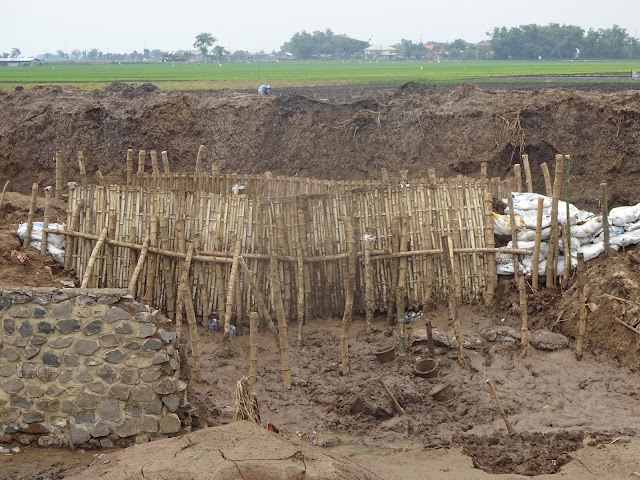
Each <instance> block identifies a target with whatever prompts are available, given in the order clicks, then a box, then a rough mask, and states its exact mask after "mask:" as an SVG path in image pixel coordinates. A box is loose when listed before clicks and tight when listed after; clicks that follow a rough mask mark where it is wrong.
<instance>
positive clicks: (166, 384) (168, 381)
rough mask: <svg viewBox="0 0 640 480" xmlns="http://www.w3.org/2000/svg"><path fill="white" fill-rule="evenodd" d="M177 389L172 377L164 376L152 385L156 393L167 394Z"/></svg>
mask: <svg viewBox="0 0 640 480" xmlns="http://www.w3.org/2000/svg"><path fill="white" fill-rule="evenodd" d="M176 390H177V388H176V384H175V382H174V381H173V379H172V378H164V379H162V380H160V381H159V382H158V383H156V384H155V385H154V386H153V391H154V392H156V393H157V394H158V395H169V394H171V393H174V392H175V391H176Z"/></svg>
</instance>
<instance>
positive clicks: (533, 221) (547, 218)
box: [522, 212, 551, 230]
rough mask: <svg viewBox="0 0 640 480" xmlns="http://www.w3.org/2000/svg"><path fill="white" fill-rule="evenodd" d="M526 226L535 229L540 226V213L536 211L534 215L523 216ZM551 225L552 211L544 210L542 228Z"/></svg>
mask: <svg viewBox="0 0 640 480" xmlns="http://www.w3.org/2000/svg"><path fill="white" fill-rule="evenodd" d="M522 221H523V222H524V228H527V229H529V230H535V229H536V228H537V227H538V214H537V213H535V212H534V214H533V215H530V216H523V217H522ZM550 226H551V212H543V215H542V228H547V227H550Z"/></svg>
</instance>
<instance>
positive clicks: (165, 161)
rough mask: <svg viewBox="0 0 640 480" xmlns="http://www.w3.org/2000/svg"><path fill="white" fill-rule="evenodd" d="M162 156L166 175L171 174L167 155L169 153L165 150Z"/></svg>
mask: <svg viewBox="0 0 640 480" xmlns="http://www.w3.org/2000/svg"><path fill="white" fill-rule="evenodd" d="M160 155H161V156H162V169H163V170H164V173H171V169H170V168H169V156H168V155H167V151H166V150H163V151H162V152H161V153H160Z"/></svg>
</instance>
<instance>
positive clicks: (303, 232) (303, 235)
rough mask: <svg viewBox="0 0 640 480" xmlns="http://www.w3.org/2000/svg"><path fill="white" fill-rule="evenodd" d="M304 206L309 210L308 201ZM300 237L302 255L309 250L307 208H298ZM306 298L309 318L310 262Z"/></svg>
mask: <svg viewBox="0 0 640 480" xmlns="http://www.w3.org/2000/svg"><path fill="white" fill-rule="evenodd" d="M304 208H305V209H306V210H307V211H308V208H309V206H308V203H306V202H305V203H304ZM297 213H298V239H299V241H300V247H301V248H302V256H303V260H304V256H305V255H307V253H308V252H309V241H308V240H307V223H308V222H307V221H306V219H305V210H303V209H302V208H298V212H297ZM304 298H305V311H304V318H305V320H308V319H309V318H311V267H310V266H309V264H308V263H305V264H304Z"/></svg>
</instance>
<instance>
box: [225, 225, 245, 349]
mask: <svg viewBox="0 0 640 480" xmlns="http://www.w3.org/2000/svg"><path fill="white" fill-rule="evenodd" d="M241 249H242V237H240V236H238V238H237V240H236V246H235V249H234V251H233V263H232V264H231V273H230V275H229V283H228V285H227V302H226V304H225V311H224V341H225V342H228V341H229V335H230V333H231V314H232V313H233V300H234V295H235V289H236V275H238V262H239V260H240V251H241Z"/></svg>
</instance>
